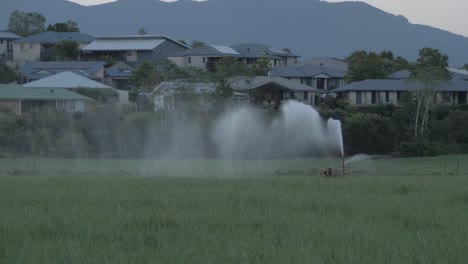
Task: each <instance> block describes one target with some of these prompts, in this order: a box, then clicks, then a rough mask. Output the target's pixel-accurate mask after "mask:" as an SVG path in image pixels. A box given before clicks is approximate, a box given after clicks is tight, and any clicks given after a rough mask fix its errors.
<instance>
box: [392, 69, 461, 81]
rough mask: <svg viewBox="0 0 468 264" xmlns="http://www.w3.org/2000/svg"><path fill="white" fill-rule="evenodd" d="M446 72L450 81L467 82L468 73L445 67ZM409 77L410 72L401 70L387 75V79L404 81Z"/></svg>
mask: <svg viewBox="0 0 468 264" xmlns="http://www.w3.org/2000/svg"><path fill="white" fill-rule="evenodd" d="M447 70H448V72H449V73H450V74H451V75H452V79H458V80H465V81H468V71H467V70H462V69H456V68H450V67H447ZM410 77H411V71H409V70H401V71H397V72H394V73H392V74H390V75H389V79H397V80H405V79H409V78H410Z"/></svg>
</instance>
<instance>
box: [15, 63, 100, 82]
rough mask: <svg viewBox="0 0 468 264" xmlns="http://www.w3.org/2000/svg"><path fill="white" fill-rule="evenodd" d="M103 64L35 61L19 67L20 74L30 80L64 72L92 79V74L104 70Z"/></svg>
mask: <svg viewBox="0 0 468 264" xmlns="http://www.w3.org/2000/svg"><path fill="white" fill-rule="evenodd" d="M105 64H106V62H104V61H37V62H28V63H25V64H24V65H23V66H21V68H20V72H21V74H23V75H24V76H26V77H27V78H28V79H32V80H37V79H42V78H44V77H47V76H50V75H53V74H56V73H60V72H65V71H70V72H74V73H76V74H79V75H82V76H85V77H89V78H92V77H93V75H94V74H96V73H97V72H98V71H100V70H101V69H103V68H104V65H105Z"/></svg>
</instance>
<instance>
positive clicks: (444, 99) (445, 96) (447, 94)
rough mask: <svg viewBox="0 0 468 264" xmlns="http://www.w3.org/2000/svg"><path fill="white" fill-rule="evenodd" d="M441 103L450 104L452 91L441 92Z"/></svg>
mask: <svg viewBox="0 0 468 264" xmlns="http://www.w3.org/2000/svg"><path fill="white" fill-rule="evenodd" d="M442 103H444V104H451V103H452V93H450V92H443V93H442Z"/></svg>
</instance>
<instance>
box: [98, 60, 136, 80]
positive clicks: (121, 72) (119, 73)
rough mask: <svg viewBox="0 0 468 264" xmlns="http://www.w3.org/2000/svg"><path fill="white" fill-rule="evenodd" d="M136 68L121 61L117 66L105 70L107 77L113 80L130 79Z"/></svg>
mask: <svg viewBox="0 0 468 264" xmlns="http://www.w3.org/2000/svg"><path fill="white" fill-rule="evenodd" d="M134 71H135V68H134V67H132V66H130V65H129V64H127V63H125V62H123V61H119V62H117V63H116V64H114V65H112V66H111V67H109V68H107V69H104V72H105V73H106V75H108V76H110V77H113V78H118V77H122V78H130V77H131V76H132V75H133V72H134Z"/></svg>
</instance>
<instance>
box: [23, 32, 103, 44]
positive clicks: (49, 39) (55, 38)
mask: <svg viewBox="0 0 468 264" xmlns="http://www.w3.org/2000/svg"><path fill="white" fill-rule="evenodd" d="M63 40H73V41H76V42H78V43H81V44H87V43H91V42H92V41H93V40H94V37H93V36H90V35H87V34H83V33H80V32H54V31H46V32H42V33H39V34H36V35H32V36H29V37H26V38H22V39H18V40H16V41H15V42H14V43H43V44H55V43H58V42H60V41H63Z"/></svg>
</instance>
